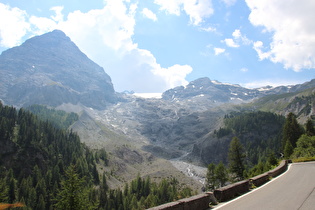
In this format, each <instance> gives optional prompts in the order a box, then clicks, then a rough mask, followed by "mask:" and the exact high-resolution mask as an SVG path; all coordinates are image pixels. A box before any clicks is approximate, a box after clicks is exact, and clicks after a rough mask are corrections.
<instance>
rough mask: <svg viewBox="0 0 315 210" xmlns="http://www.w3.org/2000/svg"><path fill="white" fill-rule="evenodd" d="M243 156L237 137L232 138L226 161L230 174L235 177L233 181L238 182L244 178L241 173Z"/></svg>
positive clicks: (242, 170)
mask: <svg viewBox="0 0 315 210" xmlns="http://www.w3.org/2000/svg"><path fill="white" fill-rule="evenodd" d="M244 158H245V154H244V153H243V146H242V144H241V142H240V140H239V139H238V138H237V137H234V138H233V139H232V141H231V143H230V147H229V153H228V159H229V169H230V172H231V173H233V174H234V175H235V180H236V181H239V180H242V179H243V178H244V176H243V172H244V169H245V166H244Z"/></svg>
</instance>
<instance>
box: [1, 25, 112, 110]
mask: <svg viewBox="0 0 315 210" xmlns="http://www.w3.org/2000/svg"><path fill="white" fill-rule="evenodd" d="M0 82H1V85H3V88H1V90H0V98H1V99H2V100H4V102H5V103H7V104H10V105H15V106H18V107H20V106H25V105H31V104H44V105H49V106H59V105H61V104H63V103H71V104H74V105H76V104H82V105H85V106H88V107H92V108H97V109H102V108H104V107H105V106H106V105H107V104H108V103H115V102H116V100H117V96H116V93H115V91H114V88H113V84H112V82H111V78H110V77H109V76H108V75H107V74H106V73H105V71H104V69H103V68H102V67H100V66H99V65H97V64H96V63H94V62H93V61H92V60H90V59H89V58H88V57H87V56H86V55H85V54H84V53H82V52H81V51H80V49H79V48H78V47H77V46H76V45H75V43H73V42H72V41H71V40H70V38H69V37H67V36H66V34H65V33H64V32H62V31H60V30H54V31H52V32H49V33H46V34H43V35H40V36H35V37H32V38H30V39H28V40H26V41H25V42H24V43H23V44H22V45H21V46H18V47H14V48H11V49H8V50H6V51H5V52H3V53H2V54H1V55H0Z"/></svg>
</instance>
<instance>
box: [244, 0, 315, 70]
mask: <svg viewBox="0 0 315 210" xmlns="http://www.w3.org/2000/svg"><path fill="white" fill-rule="evenodd" d="M246 3H247V5H248V7H249V9H250V11H251V13H250V15H249V21H250V22H251V23H252V24H253V25H254V26H259V27H262V29H263V32H264V33H270V34H272V41H271V42H270V43H263V42H262V41H260V40H259V41H256V42H255V44H254V49H255V50H256V51H257V53H258V56H259V58H260V59H261V60H263V59H269V60H271V61H272V62H274V63H282V64H283V65H284V67H285V68H288V69H289V68H290V69H293V70H294V71H300V70H301V69H311V68H315V21H314V20H313V19H314V18H313V17H314V11H315V2H314V1H313V0H300V1H292V0H290V1H287V0H277V1H274V0H264V1H253V0H246Z"/></svg>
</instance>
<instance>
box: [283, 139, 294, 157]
mask: <svg viewBox="0 0 315 210" xmlns="http://www.w3.org/2000/svg"><path fill="white" fill-rule="evenodd" d="M293 149H294V148H293V146H292V144H291V142H290V141H287V143H286V144H285V147H284V158H287V159H288V158H290V156H291V155H292V153H293Z"/></svg>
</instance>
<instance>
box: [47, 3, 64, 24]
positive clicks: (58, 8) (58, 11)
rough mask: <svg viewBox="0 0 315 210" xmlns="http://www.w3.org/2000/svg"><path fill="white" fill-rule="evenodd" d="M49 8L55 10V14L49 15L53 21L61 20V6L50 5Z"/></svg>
mask: <svg viewBox="0 0 315 210" xmlns="http://www.w3.org/2000/svg"><path fill="white" fill-rule="evenodd" d="M50 10H51V11H54V12H55V15H54V16H51V18H52V19H53V20H54V21H55V22H60V21H63V14H62V10H63V6H56V7H52V8H50Z"/></svg>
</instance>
